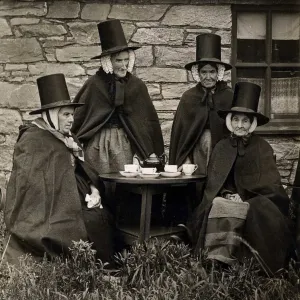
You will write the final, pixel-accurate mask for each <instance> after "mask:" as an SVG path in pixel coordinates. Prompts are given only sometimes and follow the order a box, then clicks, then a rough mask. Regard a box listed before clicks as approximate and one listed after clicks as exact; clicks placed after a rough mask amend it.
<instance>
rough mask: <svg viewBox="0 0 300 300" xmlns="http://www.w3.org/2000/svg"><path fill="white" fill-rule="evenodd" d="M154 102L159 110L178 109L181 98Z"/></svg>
mask: <svg viewBox="0 0 300 300" xmlns="http://www.w3.org/2000/svg"><path fill="white" fill-rule="evenodd" d="M153 104H154V107H155V109H156V110H157V111H176V110H177V107H178V104H179V100H161V101H153Z"/></svg>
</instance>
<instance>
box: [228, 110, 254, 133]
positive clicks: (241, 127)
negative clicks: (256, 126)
mask: <svg viewBox="0 0 300 300" xmlns="http://www.w3.org/2000/svg"><path fill="white" fill-rule="evenodd" d="M231 126H232V129H233V133H234V134H235V135H237V136H245V135H247V134H248V133H249V128H250V126H251V120H250V118H249V117H248V116H246V115H245V114H243V113H238V114H234V115H233V117H232V119H231Z"/></svg>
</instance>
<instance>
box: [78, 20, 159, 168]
mask: <svg viewBox="0 0 300 300" xmlns="http://www.w3.org/2000/svg"><path fill="white" fill-rule="evenodd" d="M98 30H99V35H100V40H101V47H102V53H101V55H99V56H96V57H94V59H100V68H99V71H97V73H96V74H95V75H93V76H91V77H90V78H89V79H88V80H87V81H86V82H85V84H84V85H83V87H82V88H81V90H80V91H79V92H78V94H77V96H76V97H75V100H74V102H75V103H85V105H84V106H83V107H80V108H78V109H76V112H75V119H74V125H73V131H74V132H75V133H76V135H77V136H78V138H79V140H80V142H82V143H83V145H84V148H85V149H86V155H87V159H88V160H89V161H91V162H92V163H93V165H94V166H95V167H96V168H97V170H98V172H101V173H108V172H118V171H120V170H123V169H124V164H130V163H132V161H133V156H134V154H135V153H136V154H137V155H138V156H139V158H140V159H141V160H145V159H147V158H149V157H150V156H151V155H152V156H154V155H156V156H160V155H162V154H163V152H164V144H163V138H162V133H161V128H160V124H159V120H158V116H157V113H156V111H155V108H154V106H153V103H152V101H151V99H150V96H149V94H148V90H147V87H146V85H145V84H144V83H143V82H142V80H140V79H139V78H137V77H135V76H134V75H132V74H131V72H132V70H133V67H134V62H135V54H134V51H133V50H135V49H138V48H139V47H133V46H132V47H131V46H128V45H127V42H126V39H125V36H124V32H123V29H122V26H121V23H120V21H119V20H107V21H104V22H101V23H99V24H98Z"/></svg>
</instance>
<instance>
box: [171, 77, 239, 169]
mask: <svg viewBox="0 0 300 300" xmlns="http://www.w3.org/2000/svg"><path fill="white" fill-rule="evenodd" d="M204 96H205V91H204V89H203V88H202V85H201V83H198V84H197V85H196V86H195V87H192V88H191V89H189V90H187V91H186V92H185V93H184V94H183V95H182V97H181V100H180V102H179V105H178V108H177V111H176V114H175V118H174V122H173V126H172V132H171V141H170V157H169V159H170V164H177V165H181V164H182V163H183V162H184V160H185V159H186V158H187V156H188V155H189V154H190V153H191V151H192V150H193V148H194V146H195V144H196V143H197V141H198V140H199V138H200V136H201V135H202V133H203V130H204V128H205V126H206V123H207V119H208V117H210V129H211V135H212V145H213V147H214V145H215V144H216V143H217V142H218V141H219V140H220V139H221V138H223V137H224V120H222V119H221V118H220V117H219V116H218V114H217V110H225V109H230V108H231V104H232V100H233V92H232V89H231V88H230V87H229V86H227V84H226V82H224V81H220V82H217V84H216V90H215V93H214V94H213V96H212V98H213V102H214V110H212V111H211V112H210V113H209V108H208V104H207V101H202V99H203V97H204Z"/></svg>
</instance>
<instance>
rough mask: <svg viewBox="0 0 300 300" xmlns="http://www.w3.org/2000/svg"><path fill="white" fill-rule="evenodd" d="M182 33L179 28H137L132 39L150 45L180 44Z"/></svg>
mask: <svg viewBox="0 0 300 300" xmlns="http://www.w3.org/2000/svg"><path fill="white" fill-rule="evenodd" d="M183 33H184V30H183V29H180V28H138V30H137V31H136V33H135V34H134V35H133V37H132V41H133V42H136V43H141V44H151V45H161V44H166V45H182V41H183Z"/></svg>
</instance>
